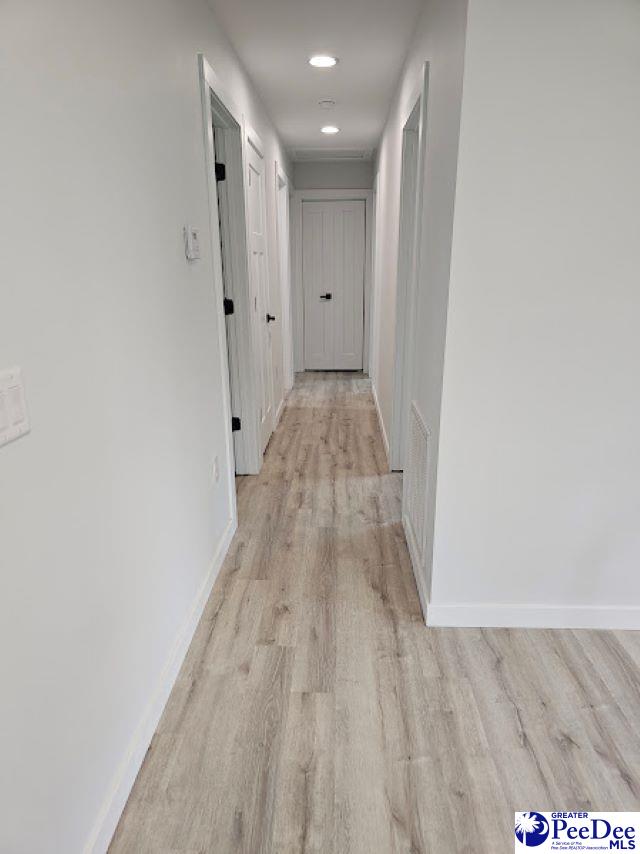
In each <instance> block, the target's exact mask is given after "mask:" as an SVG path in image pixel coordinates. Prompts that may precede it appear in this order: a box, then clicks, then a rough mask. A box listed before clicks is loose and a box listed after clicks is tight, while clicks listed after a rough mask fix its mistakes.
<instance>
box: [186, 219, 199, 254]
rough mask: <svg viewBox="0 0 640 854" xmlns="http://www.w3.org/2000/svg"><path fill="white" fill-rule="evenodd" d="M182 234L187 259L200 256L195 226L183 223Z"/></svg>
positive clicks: (197, 233)
mask: <svg viewBox="0 0 640 854" xmlns="http://www.w3.org/2000/svg"><path fill="white" fill-rule="evenodd" d="M183 235H184V254H185V255H186V256H187V261H197V260H198V259H199V258H200V232H199V231H198V229H197V228H193V227H192V226H190V225H185V227H184V229H183Z"/></svg>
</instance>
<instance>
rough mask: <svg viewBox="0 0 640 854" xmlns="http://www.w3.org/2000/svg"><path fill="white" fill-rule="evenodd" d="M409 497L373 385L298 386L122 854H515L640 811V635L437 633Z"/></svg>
mask: <svg viewBox="0 0 640 854" xmlns="http://www.w3.org/2000/svg"><path fill="white" fill-rule="evenodd" d="M400 496H401V477H400V475H397V474H389V473H388V468H387V464H386V459H385V454H384V450H383V445H382V440H381V436H380V430H379V426H378V422H377V419H376V412H375V409H374V404H373V399H372V396H371V392H370V385H369V381H368V380H367V379H366V378H364V377H363V376H362V375H360V374H328V373H326V374H325V373H315V374H303V375H300V376H299V377H298V379H297V381H296V385H295V387H294V389H293V391H292V393H291V395H290V396H289V399H288V403H287V405H286V408H285V410H284V413H283V416H282V419H281V423H280V425H279V426H278V428H277V430H276V432H275V434H274V435H273V437H272V440H271V442H270V445H269V448H268V450H267V454H266V458H265V462H264V467H263V470H262V473H261V474H260V475H259V476H257V477H246V478H239V479H238V508H239V528H238V532H237V534H236V536H235V539H234V541H233V543H232V546H231V548H230V551H229V554H228V556H227V559H226V561H225V564H224V567H223V569H222V571H221V574H220V577H219V578H218V580H217V581H216V584H215V587H214V590H213V593H212V595H211V598H210V600H209V603H208V605H207V607H206V611H205V613H204V616H203V617H202V620H201V622H200V625H199V627H198V629H197V632H196V635H195V637H194V640H193V643H192V645H191V648H190V650H189V653H188V656H187V659H186V661H185V663H184V666H183V667H182V671H181V673H180V676H179V677H178V680H177V683H176V685H175V687H174V690H173V693H172V695H171V698H170V700H169V703H168V705H167V708H166V710H165V712H164V715H163V717H162V720H161V722H160V725H159V727H158V730H157V732H156V734H155V736H154V738H153V741H152V744H151V747H150V748H149V751H148V754H147V757H146V759H145V761H144V764H143V766H142V769H141V771H140V774H139V776H138V779H137V782H136V784H135V786H134V789H133V791H132V793H131V796H130V798H129V802H128V804H127V807H126V809H125V812H124V814H123V817H122V819H121V821H120V824H119V827H118V830H117V832H116V835H115V837H114V840H113V843H112V845H111V849H110V850H111V851H112V852H113V854H123V852H130V854H145V852H153V854H169V852H173V853H174V854H178V852H185V854H186V852H189V854H196V852H212V854H231V852H245V853H246V854H254V852H264V854H267V852H282V854H284V852H287V854H289V852H318V854H347V852H353V854H356V852H358V854H390V852H406V853H407V854H409V852H411V854H417V853H418V852H429V854H458V852H469V854H501V852H512V851H513V847H514V833H513V813H514V810H575V809H593V810H614V809H615V810H640V736H639V734H640V667H639V663H640V636H639V635H640V633H632V632H627V633H623V632H607V631H555V630H549V631H547V630H509V629H428V628H426V627H425V625H424V624H423V621H422V617H421V613H420V606H419V602H418V595H417V592H416V587H415V583H414V579H413V575H412V572H411V565H410V561H409V555H408V553H407V549H406V545H405V541H404V535H403V531H402V525H401V522H400ZM534 535H535V531H532V536H534ZM516 571H517V567H514V572H516Z"/></svg>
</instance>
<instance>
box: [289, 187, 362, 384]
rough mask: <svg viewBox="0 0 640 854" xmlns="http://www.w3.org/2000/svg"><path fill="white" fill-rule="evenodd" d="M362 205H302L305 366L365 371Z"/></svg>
mask: <svg viewBox="0 0 640 854" xmlns="http://www.w3.org/2000/svg"><path fill="white" fill-rule="evenodd" d="M364 228H365V203H364V201H328V202H303V205H302V281H303V290H304V366H305V368H306V369H307V370H361V369H362V345H363V337H364V251H365V230H364Z"/></svg>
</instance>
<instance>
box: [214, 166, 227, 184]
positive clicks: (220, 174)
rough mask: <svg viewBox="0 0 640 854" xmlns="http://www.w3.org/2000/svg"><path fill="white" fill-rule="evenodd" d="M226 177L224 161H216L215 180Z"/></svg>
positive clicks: (222, 179) (221, 179)
mask: <svg viewBox="0 0 640 854" xmlns="http://www.w3.org/2000/svg"><path fill="white" fill-rule="evenodd" d="M226 177H227V167H226V166H225V165H224V163H216V181H224V180H225V179H226Z"/></svg>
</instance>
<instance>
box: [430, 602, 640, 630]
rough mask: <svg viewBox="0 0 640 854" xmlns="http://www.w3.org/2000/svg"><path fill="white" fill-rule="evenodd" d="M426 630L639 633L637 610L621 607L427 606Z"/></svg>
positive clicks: (451, 604) (639, 612) (639, 621)
mask: <svg viewBox="0 0 640 854" xmlns="http://www.w3.org/2000/svg"><path fill="white" fill-rule="evenodd" d="M426 614H427V625H428V626H451V627H454V626H460V627H468V628H470V627H476V628H531V629H640V608H637V607H626V606H624V605H611V606H609V605H602V606H598V605H503V604H491V603H487V604H473V603H462V602H457V603H456V602H454V603H448V604H447V603H445V604H439V603H437V602H431V603H429V604H428V605H427V609H426Z"/></svg>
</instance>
